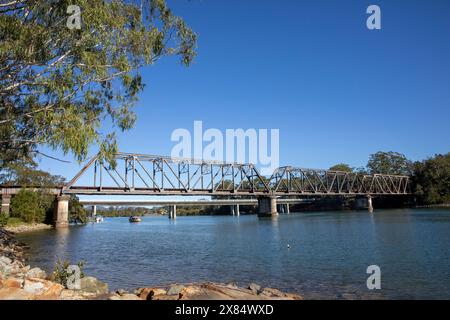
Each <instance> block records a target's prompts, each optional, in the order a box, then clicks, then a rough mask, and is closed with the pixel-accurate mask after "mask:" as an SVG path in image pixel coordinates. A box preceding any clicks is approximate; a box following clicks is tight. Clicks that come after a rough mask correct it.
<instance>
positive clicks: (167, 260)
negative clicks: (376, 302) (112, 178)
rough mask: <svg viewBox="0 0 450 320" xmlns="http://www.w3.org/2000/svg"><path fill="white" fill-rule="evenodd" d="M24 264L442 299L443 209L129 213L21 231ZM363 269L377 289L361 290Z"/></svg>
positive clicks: (164, 280)
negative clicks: (139, 217)
mask: <svg viewBox="0 0 450 320" xmlns="http://www.w3.org/2000/svg"><path fill="white" fill-rule="evenodd" d="M18 238H19V240H21V241H24V242H26V243H27V244H29V245H30V246H31V249H30V250H29V251H28V253H27V258H28V261H29V263H30V264H31V265H33V266H39V267H41V268H43V269H46V271H48V272H50V271H52V270H53V267H54V265H55V261H56V260H57V258H58V257H59V258H62V259H69V260H70V261H71V262H78V261H80V260H84V261H85V262H86V265H85V273H86V274H88V275H92V276H95V277H97V278H99V279H101V280H102V281H105V282H107V283H108V284H109V285H110V288H111V289H118V288H124V289H132V288H136V287H143V286H157V285H166V284H171V283H177V282H178V283H188V282H199V281H215V282H225V283H228V282H235V283H237V284H240V285H247V284H249V283H251V282H256V283H258V284H261V285H263V286H270V287H274V288H278V289H281V290H285V291H292V292H296V293H299V294H302V295H303V296H305V297H306V298H309V299H323V298H331V299H358V298H367V299H418V298H425V299H438V298H443V299H449V298H450V210H446V209H402V210H376V211H375V213H374V214H372V215H371V214H369V213H367V212H366V211H338V212H316V213H292V214H290V215H280V216H279V217H278V218H276V219H258V218H257V217H256V216H244V215H243V216H240V217H233V216H201V217H178V219H177V220H176V221H170V220H169V219H167V217H156V216H149V217H144V218H143V221H142V222H141V223H138V224H132V223H129V222H128V219H127V218H106V219H105V221H104V222H103V223H98V224H89V225H86V226H75V227H71V228H69V229H67V230H52V231H39V232H33V233H28V234H22V235H20V236H18ZM369 265H377V266H379V267H380V269H381V290H368V289H367V286H366V280H367V278H368V277H369V274H367V273H366V271H367V267H368V266H369Z"/></svg>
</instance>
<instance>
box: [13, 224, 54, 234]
mask: <svg viewBox="0 0 450 320" xmlns="http://www.w3.org/2000/svg"><path fill="white" fill-rule="evenodd" d="M50 229H53V226H52V225H49V224H45V223H17V224H13V225H6V226H5V227H4V230H6V231H8V232H11V233H14V234H17V233H25V232H31V231H40V230H50Z"/></svg>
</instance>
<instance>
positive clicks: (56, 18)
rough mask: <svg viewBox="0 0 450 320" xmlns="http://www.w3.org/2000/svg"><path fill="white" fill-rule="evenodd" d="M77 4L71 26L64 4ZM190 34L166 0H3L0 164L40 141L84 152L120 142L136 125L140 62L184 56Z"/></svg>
mask: <svg viewBox="0 0 450 320" xmlns="http://www.w3.org/2000/svg"><path fill="white" fill-rule="evenodd" d="M72 5H76V6H78V7H79V8H80V9H81V15H80V17H81V27H80V28H79V29H77V28H69V27H68V26H67V20H68V19H69V18H71V16H70V14H68V13H67V12H68V7H69V6H72ZM195 46H196V35H195V33H194V32H193V31H192V30H191V29H190V28H189V27H188V26H187V25H186V24H185V22H184V21H183V19H181V18H180V17H177V16H175V15H174V14H173V13H172V11H171V10H170V8H169V7H168V6H167V4H166V2H165V0H142V1H133V0H129V1H126V0H109V1H104V0H70V1H69V0H58V1H36V0H16V1H2V2H1V3H0V155H1V156H0V168H1V167H3V165H4V164H5V163H9V162H11V161H15V160H17V159H24V158H32V156H33V153H32V152H33V151H34V150H36V147H37V146H39V145H41V144H46V145H49V146H51V147H53V148H55V149H56V148H59V149H62V150H63V151H64V153H68V152H73V154H74V155H75V157H76V159H77V160H79V161H82V160H84V159H85V158H86V156H87V152H88V147H89V145H91V144H93V143H95V144H98V145H99V149H100V151H101V154H102V155H106V156H108V155H111V154H112V153H113V152H114V151H116V150H117V146H116V139H115V132H116V131H117V130H127V129H130V128H131V127H133V125H134V122H135V120H136V116H135V114H134V113H133V111H132V107H133V105H134V104H135V102H136V100H137V98H138V94H139V93H140V92H141V91H142V90H143V88H144V83H143V81H142V78H141V75H140V69H141V67H143V66H147V65H152V64H153V63H155V62H156V61H157V60H158V59H159V58H161V57H163V56H168V55H176V56H179V58H180V60H181V63H182V64H184V65H189V64H190V63H191V62H192V60H193V58H194V56H195Z"/></svg>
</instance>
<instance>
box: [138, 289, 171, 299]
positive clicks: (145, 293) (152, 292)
mask: <svg viewBox="0 0 450 320" xmlns="http://www.w3.org/2000/svg"><path fill="white" fill-rule="evenodd" d="M166 294H167V291H166V290H164V289H161V288H143V289H141V290H140V291H139V293H138V294H137V295H138V296H139V297H140V298H141V299H144V300H152V299H153V297H154V296H162V295H166Z"/></svg>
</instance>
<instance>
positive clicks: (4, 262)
mask: <svg viewBox="0 0 450 320" xmlns="http://www.w3.org/2000/svg"><path fill="white" fill-rule="evenodd" d="M11 263H12V260H11V259H10V258H8V257H5V256H0V265H4V266H6V265H8V264H11Z"/></svg>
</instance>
